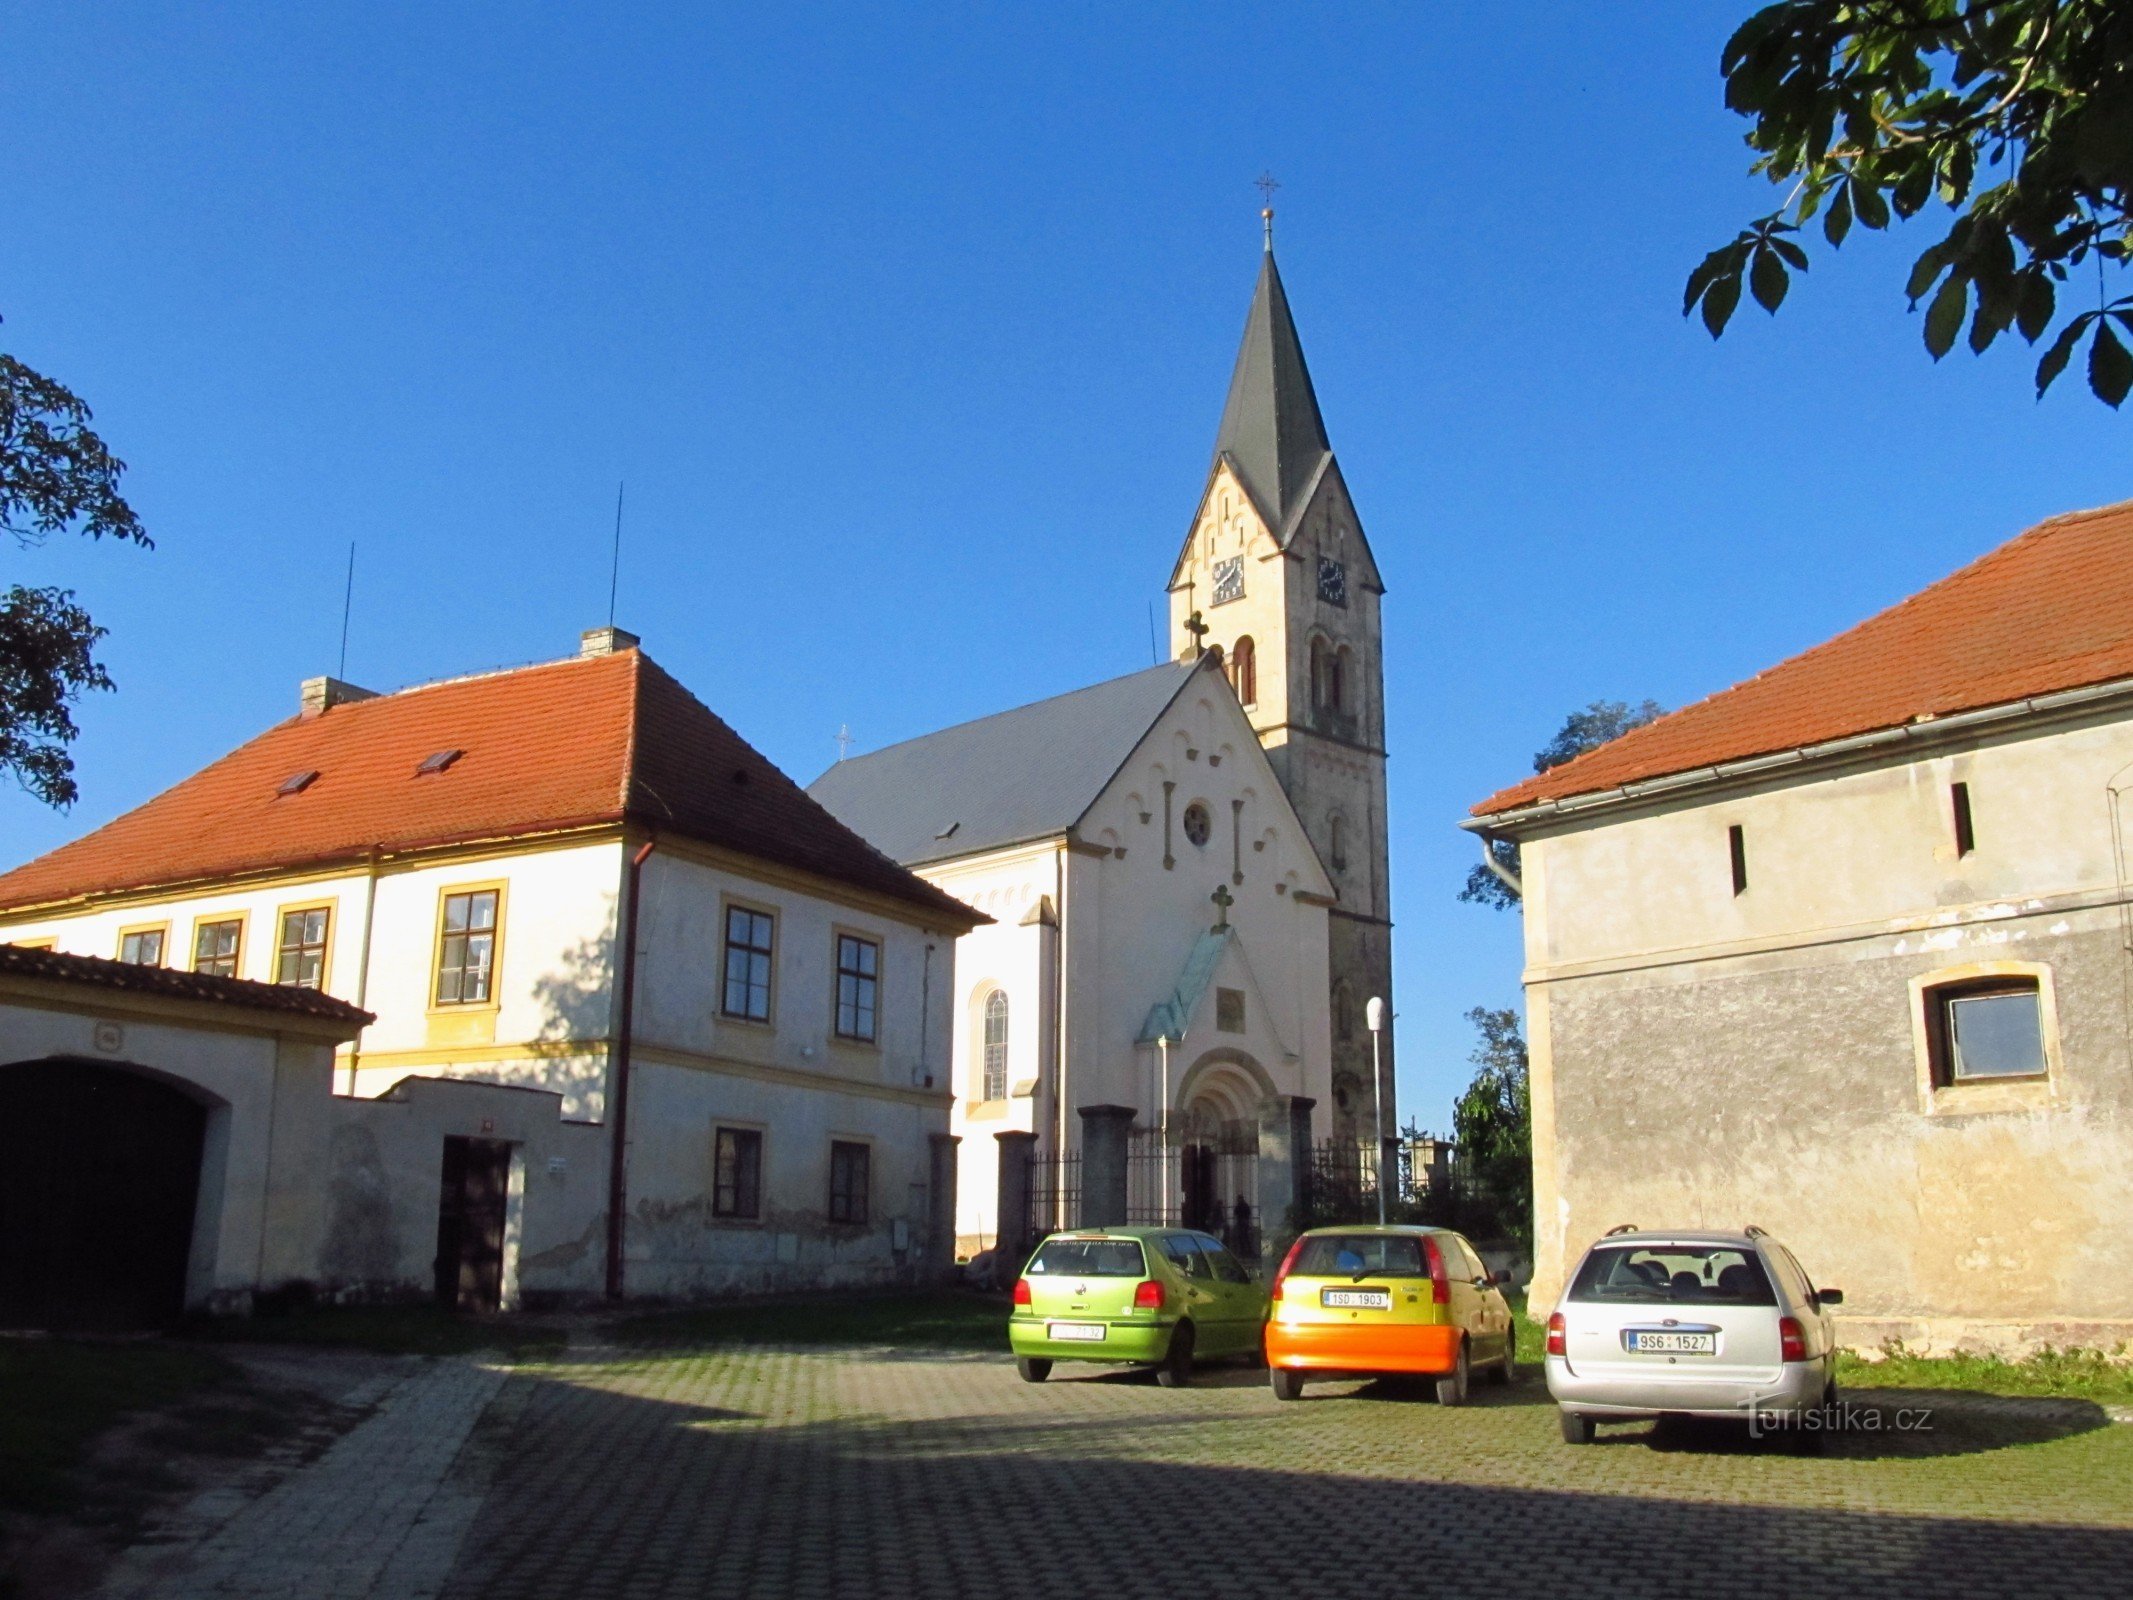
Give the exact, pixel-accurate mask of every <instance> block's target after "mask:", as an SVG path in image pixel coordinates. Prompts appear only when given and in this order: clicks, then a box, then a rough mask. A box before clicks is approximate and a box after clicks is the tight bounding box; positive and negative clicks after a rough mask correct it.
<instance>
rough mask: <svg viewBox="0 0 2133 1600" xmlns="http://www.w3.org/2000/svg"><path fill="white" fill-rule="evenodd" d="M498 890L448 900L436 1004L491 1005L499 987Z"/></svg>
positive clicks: (441, 923)
mask: <svg viewBox="0 0 2133 1600" xmlns="http://www.w3.org/2000/svg"><path fill="white" fill-rule="evenodd" d="M500 903H501V897H500V893H499V891H497V890H495V889H465V890H458V891H454V892H453V893H450V894H447V895H446V896H445V897H444V910H443V913H442V915H441V917H440V918H439V931H438V938H437V985H436V989H435V991H434V993H435V996H436V1002H437V1004H438V1005H441V1006H477V1005H487V1004H488V1003H489V1000H490V998H491V997H492V995H493V994H494V992H495V987H496V913H497V907H498V906H499V904H500Z"/></svg>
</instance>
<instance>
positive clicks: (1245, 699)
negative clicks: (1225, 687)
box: [1229, 634, 1259, 706]
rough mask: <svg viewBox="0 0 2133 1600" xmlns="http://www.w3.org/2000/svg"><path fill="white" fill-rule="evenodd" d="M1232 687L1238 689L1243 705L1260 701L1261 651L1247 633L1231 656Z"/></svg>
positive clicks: (1230, 676) (1230, 678)
mask: <svg viewBox="0 0 2133 1600" xmlns="http://www.w3.org/2000/svg"><path fill="white" fill-rule="evenodd" d="M1229 681H1230V687H1232V688H1233V689H1235V690H1236V691H1237V699H1238V701H1239V703H1241V704H1243V705H1248V706H1249V705H1257V704H1258V703H1259V651H1258V649H1257V647H1256V646H1254V645H1253V643H1252V636H1251V635H1250V634H1246V635H1245V636H1244V637H1243V638H1241V639H1239V640H1238V641H1237V644H1236V648H1235V649H1233V650H1231V651H1230V656H1229Z"/></svg>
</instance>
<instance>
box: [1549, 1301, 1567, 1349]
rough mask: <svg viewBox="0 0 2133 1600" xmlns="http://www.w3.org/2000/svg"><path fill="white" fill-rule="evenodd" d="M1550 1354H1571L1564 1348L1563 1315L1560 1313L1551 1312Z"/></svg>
mask: <svg viewBox="0 0 2133 1600" xmlns="http://www.w3.org/2000/svg"><path fill="white" fill-rule="evenodd" d="M1548 1354H1550V1355H1551V1356H1560V1355H1567V1354H1569V1351H1567V1350H1566V1349H1565V1348H1564V1346H1563V1314H1562V1313H1561V1312H1560V1311H1555V1312H1551V1313H1549V1316H1548Z"/></svg>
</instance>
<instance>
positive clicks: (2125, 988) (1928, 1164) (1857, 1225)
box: [1466, 504, 2133, 1348]
mask: <svg viewBox="0 0 2133 1600" xmlns="http://www.w3.org/2000/svg"><path fill="white" fill-rule="evenodd" d="M2129 787H2133V504H2127V505H2119V506H2113V507H2108V508H2105V509H2103V510H2099V511H2090V512H2082V513H2076V514H2072V515H2068V516H2062V517H2055V518H2053V519H2051V520H2050V521H2048V522H2045V523H2042V524H2040V525H2038V526H2037V527H2035V528H2032V529H2030V530H2029V531H2028V532H2027V533H2024V534H2022V535H2021V536H2020V537H2019V538H2016V539H2014V540H2012V541H2011V542H2009V543H2008V544H2006V545H2004V546H2002V547H2000V548H1999V549H1997V550H1994V551H1993V552H1991V553H1990V554H1989V555H1986V556H1985V557H1983V558H1982V559H1980V560H1978V561H1975V562H1973V563H1972V564H1971V565H1969V566H1967V567H1965V568H1963V569H1962V570H1961V571H1959V572H1957V573H1955V574H1954V575H1952V576H1950V577H1948V578H1945V579H1943V580H1942V581H1940V582H1938V583H1936V584H1933V585H1932V586H1930V587H1928V588H1926V589H1924V590H1922V591H1920V592H1919V593H1918V594H1916V595H1914V596H1912V597H1911V598H1910V599H1908V600H1905V601H1903V602H1902V603H1901V604H1898V605H1896V606H1893V607H1891V608H1890V609H1888V610H1887V611H1884V612H1882V613H1881V614H1880V615H1878V616H1875V617H1873V618H1870V619H1869V620H1867V621H1865V622H1863V623H1861V624H1859V625H1858V626H1857V627H1855V628H1853V629H1851V630H1850V631H1848V632H1846V633H1843V634H1840V635H1839V636H1837V637H1836V638H1834V639H1832V640H1830V641H1829V642H1827V643H1825V644H1822V645H1818V646H1816V647H1815V648H1813V649H1811V650H1808V651H1806V652H1804V653H1803V654H1801V655H1798V656H1795V657H1793V658H1792V659H1791V660H1788V661H1785V662H1783V663H1781V664H1779V665H1778V666H1775V667H1773V668H1771V669H1770V670H1769V671H1767V672H1764V673H1761V674H1758V675H1757V676H1756V677H1754V678H1751V679H1749V680H1748V681H1747V682H1745V683H1742V684H1738V685H1736V686H1734V687H1733V688H1731V689H1727V690H1725V691H1723V692H1721V693H1719V694H1716V695H1713V696H1711V697H1710V698H1709V699H1707V700H1703V701H1700V702H1698V703H1696V704H1694V705H1691V706H1687V707H1684V708H1683V709H1682V710H1679V711H1676V712H1674V713H1672V714H1671V715H1669V716H1666V717H1662V718H1660V719H1659V720H1658V721H1656V722H1653V723H1651V724H1649V725H1648V726H1646V727H1643V728H1640V729H1638V730H1636V731H1634V732H1632V733H1628V734H1625V735H1624V736H1622V737H1621V738H1620V739H1617V740H1615V741H1614V742H1613V743H1611V744H1607V745H1603V746H1601V747H1600V748H1598V749H1596V750H1593V751H1591V752H1589V753H1587V754H1586V755H1583V756H1581V757H1579V758H1578V759H1577V760H1575V761H1572V762H1569V763H1567V764H1565V765H1563V766H1560V767H1556V768H1553V769H1551V770H1549V771H1547V772H1544V773H1541V774H1539V775H1537V776H1535V777H1532V778H1528V779H1526V780H1524V781H1523V782H1521V783H1518V784H1515V785H1512V786H1511V787H1509V788H1506V789H1504V790H1503V791H1501V792H1500V793H1498V794H1496V795H1494V796H1492V797H1491V798H1490V799H1488V800H1485V801H1483V802H1482V803H1481V804H1480V805H1478V806H1477V807H1475V810H1474V815H1473V817H1472V818H1471V819H1470V820H1469V821H1468V822H1467V824H1466V826H1467V827H1468V828H1470V829H1471V830H1473V831H1474V832H1476V833H1477V834H1479V835H1481V836H1482V838H1483V839H1484V840H1485V841H1486V840H1488V839H1491V838H1494V839H1500V840H1509V841H1512V842H1515V843H1516V844H1517V845H1518V847H1519V877H1520V879H1521V882H1522V889H1523V905H1524V918H1525V961H1526V970H1525V985H1526V1001H1527V1018H1528V1040H1529V1047H1530V1050H1531V1061H1532V1092H1533V1121H1534V1168H1535V1171H1534V1187H1535V1229H1536V1247H1537V1261H1536V1263H1535V1277H1534V1284H1533V1304H1534V1305H1535V1307H1536V1308H1537V1309H1545V1308H1546V1306H1547V1305H1548V1303H1549V1302H1550V1300H1551V1299H1552V1298H1553V1297H1554V1296H1555V1294H1556V1293H1557V1292H1558V1291H1559V1290H1560V1287H1561V1285H1562V1281H1563V1275H1564V1273H1565V1272H1566V1271H1567V1270H1568V1268H1569V1266H1571V1265H1572V1264H1574V1263H1575V1260H1576V1258H1577V1255H1578V1253H1579V1252H1580V1251H1581V1250H1582V1249H1583V1247H1584V1246H1585V1245H1586V1244H1587V1243H1589V1242H1590V1241H1591V1240H1592V1239H1594V1238H1596V1237H1597V1236H1599V1235H1600V1234H1602V1233H1604V1232H1605V1231H1606V1230H1607V1229H1608V1228H1610V1227H1614V1226H1616V1225H1618V1224H1622V1223H1634V1224H1637V1225H1639V1226H1643V1227H1668V1226H1689V1225H1701V1226H1720V1225H1723V1226H1727V1227H1737V1226H1739V1225H1741V1224H1743V1223H1751V1222H1752V1223H1757V1224H1760V1225H1762V1226H1764V1227H1766V1228H1768V1229H1770V1230H1771V1231H1772V1232H1773V1233H1774V1234H1776V1235H1777V1236H1778V1237H1780V1238H1781V1239H1783V1240H1784V1241H1785V1242H1786V1243H1787V1244H1788V1245H1790V1246H1791V1248H1792V1249H1793V1250H1794V1252H1795V1253H1796V1254H1797V1255H1798V1256H1799V1258H1800V1259H1801V1261H1802V1263H1803V1264H1804V1265H1805V1266H1806V1267H1807V1268H1808V1270H1809V1271H1810V1272H1811V1273H1812V1274H1814V1275H1815V1276H1816V1277H1817V1278H1818V1279H1820V1280H1822V1281H1824V1282H1827V1283H1833V1284H1836V1285H1839V1286H1841V1287H1842V1288H1843V1289H1844V1291H1845V1294H1846V1301H1845V1306H1844V1312H1843V1315H1842V1318H1841V1321H1842V1323H1843V1324H1844V1325H1845V1326H1846V1328H1847V1330H1848V1333H1849V1335H1850V1337H1851V1338H1853V1339H1854V1340H1856V1341H1858V1342H1862V1343H1867V1344H1873V1343H1878V1342H1880V1341H1881V1340H1882V1339H1884V1338H1888V1337H1896V1338H1903V1339H1907V1340H1912V1341H1918V1342H1924V1343H1927V1344H1931V1345H1936V1346H1954V1345H1966V1344H1967V1345H1981V1346H1993V1347H2002V1348H2010V1347H2023V1346H2035V1345H2041V1344H2053V1345H2058V1346H2062V1347H2063V1346H2066V1345H2070V1344H2078V1345H2100V1346H2102V1347H2105V1348H2109V1347H2112V1346H2116V1345H2122V1344H2125V1343H2126V1342H2128V1341H2129V1340H2133V1234H2129V1233H2128V1231H2127V1229H2126V1226H2125V1219H2126V1216H2127V1214H2128V1208H2129V1206H2133V1060H2129V1041H2133V937H2129V935H2128V932H2127V929H2128V927H2129V926H2133V923H2129V921H2128V918H2129V917H2133V877H2129V870H2133V869H2129V867H2128V861H2129V859H2133V855H2129V850H2128V845H2129V843H2133V841H2129V839H2128V837H2127V832H2126V828H2127V818H2126V815H2125V810H2126V808H2125V804H2124V797H2125V795H2126V792H2127V790H2128V788H2129Z"/></svg>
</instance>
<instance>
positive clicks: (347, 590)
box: [333, 539, 356, 678]
mask: <svg viewBox="0 0 2133 1600" xmlns="http://www.w3.org/2000/svg"><path fill="white" fill-rule="evenodd" d="M355 592H356V547H355V541H354V540H353V539H350V540H349V541H348V582H347V584H346V586H345V587H343V589H342V590H341V664H340V665H339V666H338V667H336V668H334V672H333V675H334V676H335V677H336V678H346V677H347V676H348V614H349V612H350V610H351V609H353V607H354V605H355Z"/></svg>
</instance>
